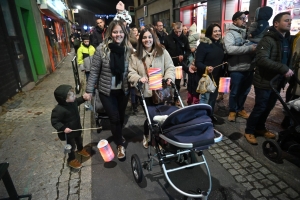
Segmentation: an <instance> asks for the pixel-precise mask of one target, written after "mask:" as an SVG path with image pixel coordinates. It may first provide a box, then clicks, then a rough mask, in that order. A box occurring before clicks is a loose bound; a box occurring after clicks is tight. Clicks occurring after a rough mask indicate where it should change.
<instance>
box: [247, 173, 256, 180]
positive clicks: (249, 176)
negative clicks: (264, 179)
mask: <svg viewBox="0 0 300 200" xmlns="http://www.w3.org/2000/svg"><path fill="white" fill-rule="evenodd" d="M246 179H247V180H248V181H250V182H254V181H256V179H255V178H254V176H252V175H248V176H246Z"/></svg>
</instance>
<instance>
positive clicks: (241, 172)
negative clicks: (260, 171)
mask: <svg viewBox="0 0 300 200" xmlns="http://www.w3.org/2000/svg"><path fill="white" fill-rule="evenodd" d="M237 171H238V172H239V174H240V175H242V176H244V175H246V174H248V172H247V171H246V170H244V169H238V170H237Z"/></svg>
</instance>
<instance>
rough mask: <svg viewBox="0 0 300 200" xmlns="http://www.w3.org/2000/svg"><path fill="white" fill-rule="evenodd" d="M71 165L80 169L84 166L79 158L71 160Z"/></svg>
mask: <svg viewBox="0 0 300 200" xmlns="http://www.w3.org/2000/svg"><path fill="white" fill-rule="evenodd" d="M69 167H72V168H74V169H80V168H81V167H82V166H81V163H80V162H79V161H78V160H77V159H74V160H71V161H70V162H69Z"/></svg>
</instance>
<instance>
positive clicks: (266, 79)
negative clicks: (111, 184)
mask: <svg viewBox="0 0 300 200" xmlns="http://www.w3.org/2000/svg"><path fill="white" fill-rule="evenodd" d="M248 14H249V13H248V12H247V11H246V12H241V11H238V12H236V13H234V15H233V16H232V24H230V25H229V27H228V30H227V31H226V33H225V36H224V37H223V36H222V28H221V26H220V25H219V24H216V23H214V24H210V25H208V27H207V29H206V32H205V34H204V35H202V36H201V34H200V33H197V27H196V24H195V23H194V24H192V25H191V27H190V28H189V30H188V27H187V26H184V25H183V24H182V22H175V23H174V24H173V26H172V30H171V31H170V32H169V33H168V32H167V31H166V30H165V29H164V24H163V22H162V21H160V20H159V21H156V22H155V24H154V25H152V24H149V25H146V26H142V27H140V28H137V27H135V26H129V25H130V24H131V17H130V15H128V12H127V11H126V10H125V9H124V4H123V5H122V2H121V4H120V2H119V3H118V5H117V15H116V19H115V20H113V21H112V22H111V23H110V24H109V25H108V26H107V25H106V24H105V20H104V19H97V21H96V24H97V26H96V28H95V30H94V31H93V34H92V35H83V36H82V37H81V38H82V40H81V41H82V42H80V44H79V46H78V45H77V46H76V45H75V42H74V41H75V40H77V37H78V33H76V32H74V34H73V35H72V36H71V38H72V41H73V45H74V48H75V52H76V54H77V58H78V60H77V61H78V64H79V66H80V69H81V70H82V71H84V72H85V74H86V79H87V86H86V90H85V91H86V93H85V94H84V95H83V98H81V99H80V103H82V101H84V100H91V98H92V94H93V92H94V88H95V85H96V87H97V88H98V91H99V95H100V100H101V102H102V104H103V106H104V107H105V111H106V113H107V115H108V117H109V120H110V123H111V133H112V135H113V139H114V142H115V144H116V147H117V152H118V153H117V158H119V159H123V158H124V157H125V156H126V151H125V147H124V142H125V139H124V138H123V136H122V128H123V125H124V117H125V109H126V107H127V103H128V101H129V99H131V104H132V105H133V110H134V112H137V105H138V98H137V94H136V93H135V90H136V88H135V87H136V85H137V83H138V82H141V83H143V91H144V96H145V100H146V103H147V105H154V104H153V101H152V100H151V96H152V92H151V90H149V75H148V73H147V70H148V69H149V68H151V67H153V66H155V67H157V68H160V69H161V72H162V77H163V79H165V80H166V82H167V84H168V85H170V84H171V82H174V83H175V85H176V88H177V90H178V91H179V90H180V89H182V88H181V86H184V87H186V90H187V93H186V94H187V104H188V105H191V104H198V103H205V104H209V105H210V106H211V107H212V110H213V111H214V108H215V103H216V100H217V97H218V85H219V82H220V78H221V77H224V76H229V77H230V78H231V82H230V93H229V114H228V121H230V122H234V121H235V120H236V117H242V118H244V119H246V120H247V125H246V129H245V134H244V136H245V139H246V140H247V141H248V142H249V143H250V144H257V140H256V136H260V135H261V136H264V137H266V138H275V135H274V133H272V132H270V131H269V130H268V129H267V128H266V126H265V123H266V120H267V117H268V115H269V113H270V111H271V110H272V109H273V108H274V106H275V103H276V100H277V98H276V95H275V93H274V92H273V91H272V90H271V88H270V85H269V84H270V80H271V79H272V78H273V77H275V76H276V75H277V74H280V75H281V76H280V78H279V80H278V81H277V85H276V87H277V89H278V90H280V89H281V88H282V87H283V86H284V85H285V84H286V83H287V81H289V79H290V78H291V76H292V75H293V73H294V72H293V69H294V68H293V65H292V64H293V62H292V45H291V44H292V40H293V37H292V36H290V26H291V16H290V13H288V12H283V13H279V14H277V15H276V16H275V17H274V19H273V23H272V25H271V26H269V24H268V20H269V19H270V18H271V16H272V9H270V7H262V8H258V9H257V10H256V15H255V16H256V17H255V19H256V21H255V22H254V23H256V25H255V24H252V25H251V26H252V28H251V29H249V30H248V29H247V28H246V16H247V15H248ZM261 24H262V25H261ZM129 27H130V28H129ZM178 66H181V67H182V70H183V72H184V73H183V76H182V78H181V79H180V78H178V77H177V79H176V76H175V68H176V67H178ZM298 67H299V66H298ZM203 76H209V77H210V79H211V80H212V81H213V82H214V84H215V86H216V89H215V90H214V91H213V92H211V91H204V92H201V93H200V94H199V93H198V92H197V87H198V84H199V81H200V79H201V78H202V77H203ZM181 84H182V85H181ZM252 85H254V89H255V105H254V107H253V110H252V112H251V114H249V113H248V112H247V111H246V110H245V109H244V103H245V101H246V99H247V95H248V93H249V91H250V88H251V86H252ZM293 85H295V84H290V86H293ZM68 89H70V88H69V87H68ZM184 89H185V88H184ZM289 91H293V90H291V89H290V90H289ZM68 92H69V91H65V93H64V96H65V97H66V99H68V98H69V97H68V96H69V94H68ZM130 94H131V95H130ZM220 95H221V94H220ZM67 97H68V98H67ZM61 101H62V100H61ZM67 102H69V101H68V100H67ZM62 104H63V105H65V104H66V102H63V103H62ZM76 105H77V104H76ZM174 105H175V106H180V104H179V102H178V97H177V96H176V95H174ZM210 117H211V119H212V121H213V122H217V121H218V119H217V118H216V117H215V116H214V112H212V114H211V116H210ZM55 123H59V126H58V125H55V127H56V128H57V129H58V130H59V131H64V133H66V137H67V138H68V140H67V141H68V142H69V143H70V144H71V145H73V146H74V145H75V142H74V141H73V140H72V138H73V137H71V136H70V138H69V135H70V134H71V133H72V134H73V132H71V131H70V129H72V128H74V127H75V126H74V127H67V125H66V124H63V122H58V120H57V119H56V121H55ZM78 123H80V122H78ZM76 128H77V126H76ZM75 133H76V132H75ZM143 138H144V139H143V142H142V144H143V146H144V147H145V148H148V142H149V129H148V124H147V120H146V121H145V123H144V137H143ZM81 143H82V142H81ZM81 143H79V144H80V145H79V147H78V149H79V150H80V151H82V148H81V146H82V144H81ZM73 146H72V147H73ZM72 149H75V147H74V148H72ZM82 154H85V155H86V152H83V153H82ZM86 156H89V155H86ZM69 157H70V159H71V160H70V166H71V167H74V166H75V167H78V166H79V165H78V162H77V161H76V162H75V161H72V160H74V159H73V158H74V156H73V154H71V155H70V156H69ZM71 161H72V162H71ZM72 163H73V164H72ZM74 163H75V164H74Z"/></svg>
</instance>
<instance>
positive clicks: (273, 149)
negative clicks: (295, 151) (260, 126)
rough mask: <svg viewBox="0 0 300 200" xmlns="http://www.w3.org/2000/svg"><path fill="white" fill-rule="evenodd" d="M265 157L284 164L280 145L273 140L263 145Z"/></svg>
mask: <svg viewBox="0 0 300 200" xmlns="http://www.w3.org/2000/svg"><path fill="white" fill-rule="evenodd" d="M262 149H263V153H264V155H265V156H266V157H267V158H268V159H269V160H271V161H273V162H276V163H282V150H281V148H280V146H279V145H278V143H277V142H276V141H273V140H266V141H264V142H263V144H262Z"/></svg>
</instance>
